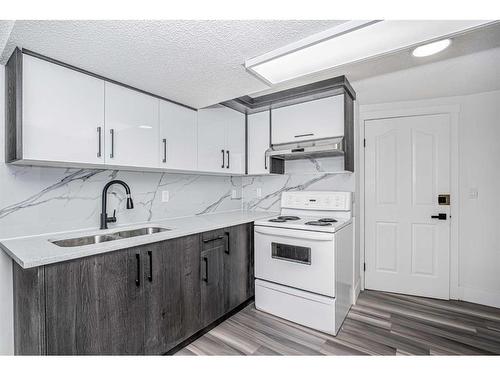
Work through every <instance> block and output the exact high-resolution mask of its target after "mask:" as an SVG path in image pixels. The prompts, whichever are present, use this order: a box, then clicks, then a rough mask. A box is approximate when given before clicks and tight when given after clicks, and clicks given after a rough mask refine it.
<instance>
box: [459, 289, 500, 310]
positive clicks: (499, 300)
mask: <svg viewBox="0 0 500 375" xmlns="http://www.w3.org/2000/svg"><path fill="white" fill-rule="evenodd" d="M460 289H461V293H460V294H461V295H462V297H461V298H460V299H461V300H462V301H467V302H472V303H479V304H481V305H486V306H491V307H497V308H500V293H498V292H492V291H487V290H481V289H474V288H469V287H463V286H462V287H460Z"/></svg>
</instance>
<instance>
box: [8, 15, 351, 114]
mask: <svg viewBox="0 0 500 375" xmlns="http://www.w3.org/2000/svg"><path fill="white" fill-rule="evenodd" d="M5 22H9V21H2V23H5ZM339 23H341V21H277V20H273V21H16V22H15V24H14V26H13V27H12V30H11V31H10V35H9V36H8V37H5V34H8V32H9V29H10V26H12V25H9V24H7V25H4V26H2V27H0V42H1V44H0V48H3V47H4V45H5V48H4V49H3V53H2V56H1V60H0V62H1V63H3V64H5V62H6V60H7V59H8V57H9V56H10V54H11V53H12V51H13V49H14V48H15V47H16V46H17V47H23V48H27V49H30V50H32V51H35V52H38V53H41V54H43V55H47V56H49V57H52V58H54V59H58V60H61V61H64V62H67V63H69V64H72V65H75V66H78V67H81V68H83V69H86V70H89V71H92V72H94V73H97V74H100V75H103V76H106V77H109V78H111V79H114V80H117V81H120V82H123V83H126V84H129V85H132V86H135V87H138V88H141V89H143V90H146V91H150V92H152V93H155V94H158V95H161V96H164V97H167V98H169V99H172V100H175V101H178V102H181V103H184V104H187V105H190V106H192V107H196V108H200V107H204V106H207V105H211V104H214V103H218V102H220V101H224V100H228V99H232V98H234V97H238V96H241V95H246V94H249V93H252V92H255V91H260V90H264V89H266V88H267V86H266V85H264V84H263V83H262V82H260V81H259V80H257V79H256V78H254V77H253V76H252V75H250V74H249V73H247V72H246V71H245V69H244V67H243V66H242V64H243V63H244V62H245V60H247V59H249V58H251V57H255V56H257V55H260V54H263V53H265V52H268V51H271V50H273V49H275V48H278V47H281V46H283V45H286V44H288V43H291V42H294V41H296V40H299V39H302V38H304V37H306V36H309V35H311V34H314V33H317V32H320V31H323V30H326V29H328V28H331V27H333V26H335V25H337V24H339ZM1 34H3V35H1ZM5 40H6V41H5Z"/></svg>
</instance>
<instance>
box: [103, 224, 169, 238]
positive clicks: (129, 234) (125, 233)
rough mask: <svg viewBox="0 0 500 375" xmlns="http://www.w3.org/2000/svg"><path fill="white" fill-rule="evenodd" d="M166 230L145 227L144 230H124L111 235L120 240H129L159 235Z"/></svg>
mask: <svg viewBox="0 0 500 375" xmlns="http://www.w3.org/2000/svg"><path fill="white" fill-rule="evenodd" d="M167 230H170V229H167V228H160V227H146V228H139V229H131V230H124V231H121V232H115V233H113V235H115V236H118V237H120V238H130V237H136V236H144V235H146V234H155V233H160V232H165V231H167Z"/></svg>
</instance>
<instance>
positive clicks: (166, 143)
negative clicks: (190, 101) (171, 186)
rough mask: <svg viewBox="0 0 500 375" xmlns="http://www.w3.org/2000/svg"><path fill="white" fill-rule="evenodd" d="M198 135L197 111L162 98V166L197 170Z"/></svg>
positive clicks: (160, 143)
mask: <svg viewBox="0 0 500 375" xmlns="http://www.w3.org/2000/svg"><path fill="white" fill-rule="evenodd" d="M197 135H198V134H197V114H196V111H193V110H191V109H189V108H184V107H182V106H180V105H177V104H174V103H170V102H167V101H164V100H160V142H159V145H160V166H162V167H165V168H168V169H182V170H196V167H197V162H198V143H197Z"/></svg>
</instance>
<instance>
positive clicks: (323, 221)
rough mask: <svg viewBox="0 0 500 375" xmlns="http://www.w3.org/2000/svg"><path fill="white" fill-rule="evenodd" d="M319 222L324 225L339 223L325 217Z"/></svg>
mask: <svg viewBox="0 0 500 375" xmlns="http://www.w3.org/2000/svg"><path fill="white" fill-rule="evenodd" d="M318 221H320V222H322V223H336V222H337V220H336V219H334V218H331V217H324V218H322V219H319V220H318Z"/></svg>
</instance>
